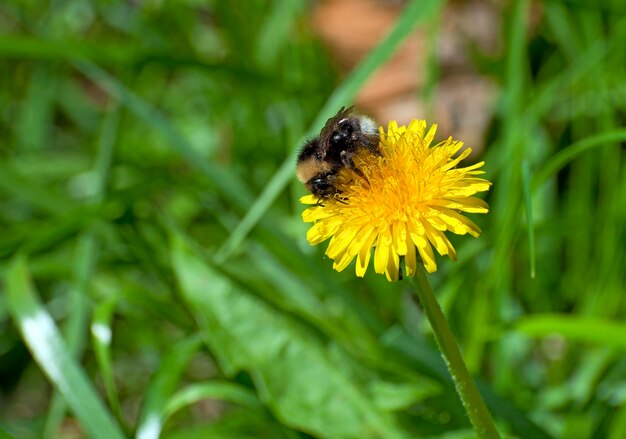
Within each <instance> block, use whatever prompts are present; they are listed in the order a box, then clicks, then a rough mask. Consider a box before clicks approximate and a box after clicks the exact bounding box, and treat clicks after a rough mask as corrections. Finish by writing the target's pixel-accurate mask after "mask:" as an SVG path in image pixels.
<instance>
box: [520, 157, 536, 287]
mask: <svg viewBox="0 0 626 439" xmlns="http://www.w3.org/2000/svg"><path fill="white" fill-rule="evenodd" d="M530 181H531V177H530V167H529V165H528V161H527V160H524V161H523V162H522V184H523V186H524V204H525V205H526V206H525V207H526V224H527V228H528V253H529V255H530V277H531V279H534V278H535V258H536V252H535V225H534V222H533V204H532V197H531V190H530Z"/></svg>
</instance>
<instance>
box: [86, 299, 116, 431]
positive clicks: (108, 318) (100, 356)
mask: <svg viewBox="0 0 626 439" xmlns="http://www.w3.org/2000/svg"><path fill="white" fill-rule="evenodd" d="M116 305H117V299H110V300H107V301H104V302H102V303H101V304H100V305H98V306H97V307H96V309H95V310H94V312H93V319H92V322H91V340H92V345H93V350H94V353H95V356H96V361H97V363H98V368H99V369H100V373H101V374H102V383H103V386H104V390H105V392H106V394H107V399H108V400H109V405H110V407H111V410H113V414H114V415H115V417H116V418H117V420H118V421H119V422H120V424H122V425H123V423H124V416H123V414H122V408H121V405H120V400H119V396H118V392H117V386H116V385H115V376H114V374H113V365H112V361H111V339H112V337H113V329H112V320H113V315H114V312H115V307H116Z"/></svg>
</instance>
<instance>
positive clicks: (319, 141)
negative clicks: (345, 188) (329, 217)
mask: <svg viewBox="0 0 626 439" xmlns="http://www.w3.org/2000/svg"><path fill="white" fill-rule="evenodd" d="M379 141H380V136H379V134H378V125H377V123H376V122H375V121H374V120H372V119H370V118H369V117H367V116H363V115H360V114H356V113H354V110H353V107H350V108H347V109H346V108H344V107H342V108H341V110H339V112H338V113H337V114H336V115H335V116H333V117H331V118H330V119H328V121H326V124H325V125H324V128H322V131H321V132H320V135H319V136H317V137H315V138H313V139H311V140H308V141H307V142H305V143H304V145H303V146H302V149H301V150H300V154H299V155H298V160H297V165H296V175H297V177H298V180H300V181H301V182H302V183H304V185H305V186H306V188H307V189H308V190H309V192H311V193H312V194H313V195H315V196H316V197H319V199H320V201H322V200H324V199H325V198H328V197H331V196H333V195H335V194H337V193H339V192H340V190H339V189H337V187H336V181H337V177H338V174H339V171H341V169H343V168H350V169H354V170H355V171H357V172H359V170H358V169H357V168H356V167H355V165H354V161H353V158H354V156H355V155H356V154H357V153H358V152H359V151H361V150H363V149H365V150H367V151H370V152H371V153H373V154H377V155H380V150H379V146H378V143H379Z"/></svg>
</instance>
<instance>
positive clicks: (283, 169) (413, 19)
mask: <svg viewBox="0 0 626 439" xmlns="http://www.w3.org/2000/svg"><path fill="white" fill-rule="evenodd" d="M441 6H442V1H441V0H427V1H418V0H413V1H412V2H410V3H409V4H408V5H407V6H406V7H405V8H404V10H403V11H402V13H401V14H400V18H399V19H398V22H397V23H396V25H395V27H394V28H393V29H392V30H391V32H390V33H389V34H388V35H387V37H386V38H385V39H384V40H383V41H382V42H381V43H380V44H379V45H378V46H377V47H376V48H375V49H374V50H372V52H371V53H370V54H369V55H368V56H367V58H365V60H363V62H362V63H361V64H359V66H358V67H357V68H356V69H355V70H354V71H353V72H352V74H351V75H350V76H349V77H348V78H347V79H346V80H345V81H344V82H343V84H341V85H340V86H339V87H338V88H337V89H336V90H335V91H334V92H333V94H332V95H331V96H330V97H329V98H328V101H326V104H325V105H324V107H323V108H322V109H321V110H320V112H319V114H318V116H317V118H316V119H315V121H314V122H313V124H312V125H311V128H310V129H309V130H308V131H307V133H306V134H305V135H304V136H303V137H302V138H301V139H300V140H299V141H298V145H300V144H301V143H302V142H303V141H304V139H306V138H308V137H311V136H314V135H315V134H316V133H318V132H319V130H320V129H321V127H322V126H323V125H324V123H325V122H326V120H327V119H328V118H329V117H331V116H332V115H333V114H334V113H335V112H336V111H337V110H338V109H339V108H340V107H341V106H342V105H346V104H348V103H349V102H350V101H352V99H354V96H356V94H357V93H358V92H359V90H360V89H361V88H362V87H363V84H365V81H367V79H368V78H369V77H370V76H371V75H372V74H373V73H374V72H375V71H376V70H377V69H378V68H380V67H381V66H382V65H383V64H384V63H385V62H386V61H387V60H388V59H389V58H390V57H391V55H393V53H394V52H395V51H396V49H397V48H398V47H399V46H400V44H401V43H402V42H403V41H404V40H405V39H406V38H407V37H408V36H409V35H410V34H411V32H412V31H413V30H415V28H416V27H417V26H418V25H419V24H421V23H423V22H424V21H426V20H427V19H429V18H431V17H433V16H435V15H436V14H437V13H438V11H439V9H440V8H441ZM297 154H298V149H297V148H294V149H293V150H292V152H291V154H289V156H288V157H287V158H286V159H285V161H284V162H283V163H282V164H281V165H280V167H279V168H278V170H277V171H276V173H275V174H274V175H273V176H272V178H271V179H270V181H269V183H268V184H267V186H266V187H265V189H264V190H263V192H262V193H261V194H260V195H259V197H257V199H256V200H255V201H254V203H253V204H252V206H251V207H250V209H248V211H247V213H246V215H245V216H244V218H243V219H242V220H241V222H240V223H239V224H238V225H237V227H236V228H235V230H233V232H232V233H231V234H230V236H229V237H228V239H227V240H226V241H225V242H224V244H223V245H222V247H221V248H220V250H219V251H218V253H217V255H216V260H217V261H218V262H223V261H225V260H226V259H228V258H229V257H230V255H231V254H232V253H233V251H235V250H236V249H237V247H239V245H240V244H241V243H242V242H243V240H244V239H245V238H246V236H248V233H250V231H251V230H252V228H253V227H254V226H255V225H256V224H257V223H258V222H259V220H260V219H261V217H262V216H263V215H264V214H265V212H266V211H267V210H268V209H269V207H270V206H271V205H272V203H273V202H274V200H276V197H278V195H279V194H280V193H281V192H282V191H283V190H284V189H285V187H286V186H287V184H288V183H289V181H290V180H291V179H292V178H293V173H294V166H295V160H296V156H297Z"/></svg>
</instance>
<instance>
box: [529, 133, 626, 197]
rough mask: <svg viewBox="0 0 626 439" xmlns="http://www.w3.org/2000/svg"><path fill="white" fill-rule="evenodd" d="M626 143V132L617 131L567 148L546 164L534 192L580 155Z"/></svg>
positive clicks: (593, 137) (535, 184) (534, 186)
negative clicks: (618, 143)
mask: <svg viewBox="0 0 626 439" xmlns="http://www.w3.org/2000/svg"><path fill="white" fill-rule="evenodd" d="M623 141H626V130H615V131H610V132H608V133H602V134H598V135H596V136H591V137H587V138H586V139H583V140H581V141H579V142H576V143H574V144H572V145H570V146H568V147H567V148H564V149H562V150H561V151H559V152H558V153H557V154H555V155H554V156H552V158H551V159H550V160H549V161H548V163H546V164H545V165H544V166H543V168H541V170H540V171H539V172H537V173H536V174H535V175H534V177H533V185H532V188H533V190H537V189H538V188H539V186H541V184H542V183H544V182H545V181H546V180H548V179H549V178H550V177H553V176H554V175H556V173H557V172H559V171H560V170H561V169H562V168H564V167H565V166H566V165H567V164H568V163H569V162H571V161H572V160H574V159H576V158H577V157H578V156H579V155H581V154H582V153H584V152H585V151H588V150H590V149H593V148H598V147H600V146H615V144H614V143H613V142H623Z"/></svg>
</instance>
